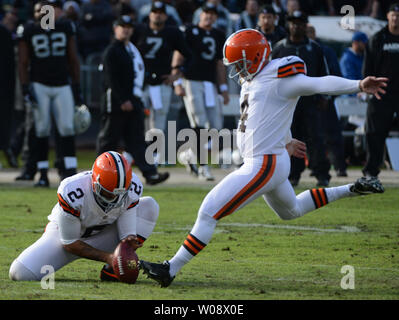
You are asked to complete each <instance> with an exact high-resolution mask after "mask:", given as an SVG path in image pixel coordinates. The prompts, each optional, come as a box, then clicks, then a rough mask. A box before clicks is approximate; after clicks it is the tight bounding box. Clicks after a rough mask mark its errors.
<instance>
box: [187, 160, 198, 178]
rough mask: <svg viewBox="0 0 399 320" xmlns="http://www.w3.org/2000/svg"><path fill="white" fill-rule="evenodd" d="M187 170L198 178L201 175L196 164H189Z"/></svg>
mask: <svg viewBox="0 0 399 320" xmlns="http://www.w3.org/2000/svg"><path fill="white" fill-rule="evenodd" d="M186 170H187V172H189V173H191V174H192V175H193V176H196V177H198V175H199V172H198V166H197V165H196V164H194V163H187V164H186Z"/></svg>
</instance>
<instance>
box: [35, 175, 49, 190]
mask: <svg viewBox="0 0 399 320" xmlns="http://www.w3.org/2000/svg"><path fill="white" fill-rule="evenodd" d="M34 186H35V187H39V188H48V187H50V182H49V181H48V178H47V177H41V178H40V179H39V181H38V182H36V183H35V184H34Z"/></svg>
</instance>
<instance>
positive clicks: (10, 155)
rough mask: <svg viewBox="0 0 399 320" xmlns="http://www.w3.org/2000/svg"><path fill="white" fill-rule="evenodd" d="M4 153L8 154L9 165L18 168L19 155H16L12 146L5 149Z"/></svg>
mask: <svg viewBox="0 0 399 320" xmlns="http://www.w3.org/2000/svg"><path fill="white" fill-rule="evenodd" d="M4 155H5V156H6V159H7V162H8V165H9V166H10V167H11V168H18V160H17V157H16V156H15V155H14V152H12V150H11V148H8V149H7V150H4Z"/></svg>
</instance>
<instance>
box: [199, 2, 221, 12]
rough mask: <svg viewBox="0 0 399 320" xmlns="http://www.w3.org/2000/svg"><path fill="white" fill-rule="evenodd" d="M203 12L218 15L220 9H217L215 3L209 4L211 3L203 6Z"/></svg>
mask: <svg viewBox="0 0 399 320" xmlns="http://www.w3.org/2000/svg"><path fill="white" fill-rule="evenodd" d="M202 11H203V12H213V13H216V14H218V9H217V7H216V6H215V5H214V4H213V3H209V2H207V3H205V4H204V5H203V6H202Z"/></svg>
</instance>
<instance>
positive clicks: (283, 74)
mask: <svg viewBox="0 0 399 320" xmlns="http://www.w3.org/2000/svg"><path fill="white" fill-rule="evenodd" d="M298 73H301V74H306V73H305V69H299V68H297V69H296V70H289V72H285V73H279V74H278V76H277V78H285V77H289V76H293V75H296V74H298Z"/></svg>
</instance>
